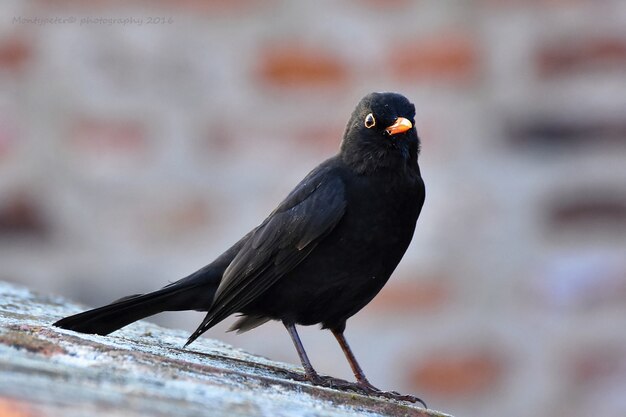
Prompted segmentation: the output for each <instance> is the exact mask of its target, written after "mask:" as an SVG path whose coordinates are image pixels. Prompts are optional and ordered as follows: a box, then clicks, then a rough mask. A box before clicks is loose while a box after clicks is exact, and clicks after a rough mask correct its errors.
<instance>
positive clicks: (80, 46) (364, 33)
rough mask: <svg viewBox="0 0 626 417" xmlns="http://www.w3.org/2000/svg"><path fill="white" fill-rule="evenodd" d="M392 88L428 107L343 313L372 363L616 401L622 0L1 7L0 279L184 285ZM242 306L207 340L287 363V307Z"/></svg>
mask: <svg viewBox="0 0 626 417" xmlns="http://www.w3.org/2000/svg"><path fill="white" fill-rule="evenodd" d="M384 90H391V91H398V92H401V93H403V94H405V95H406V96H407V97H409V99H411V100H412V101H413V102H414V103H415V105H416V108H417V116H416V122H417V129H418V132H419V134H420V136H421V138H422V154H421V156H420V164H421V167H422V173H423V176H424V178H425V181H426V185H427V199H426V204H425V206H424V210H423V212H422V215H421V218H420V219H419V221H418V225H417V230H416V234H415V238H414V240H413V243H412V245H411V247H410V248H409V250H408V252H407V254H406V256H405V258H404V260H403V261H402V263H401V265H400V266H399V267H398V269H397V271H396V273H395V275H394V276H393V277H392V279H391V280H390V282H389V283H388V285H387V286H386V287H385V289H384V290H383V291H382V292H381V294H380V295H379V296H378V297H377V298H376V299H375V300H374V301H373V302H372V303H371V304H370V305H368V306H367V307H366V308H365V309H364V310H363V311H361V312H360V313H359V314H358V315H357V316H355V317H354V318H353V319H351V320H350V321H349V322H348V329H347V333H346V335H347V338H348V340H349V341H350V342H351V343H352V347H353V349H354V351H355V352H356V355H357V357H358V358H359V359H360V361H361V365H362V366H363V368H364V369H365V371H366V373H367V375H368V376H369V378H370V380H371V381H372V382H373V383H374V384H375V385H377V386H379V387H381V388H384V389H394V390H398V391H402V392H407V393H414V394H418V395H419V396H420V397H422V398H424V399H425V400H426V401H427V403H428V404H429V405H430V406H431V407H433V408H435V409H440V410H443V411H445V412H448V413H452V414H456V415H459V416H461V415H462V416H476V417H478V416H482V417H496V416H502V415H511V416H520V417H526V416H528V417H530V416H552V415H567V416H570V417H577V416H580V417H587V416H589V415H602V416H605V417H618V416H619V417H622V416H624V415H626V395H624V393H626V332H624V328H625V325H626V2H624V1H622V0H613V1H612V0H595V1H592V0H586V1H585V0H533V1H522V0H517V1H516V0H504V1H496V0H476V1H441V0H437V1H435V0H433V1H426V0H423V1H409V0H388V1H385V0H350V1H316V2H292V1H287V0H282V1H281V0H270V1H252V0H209V1H200V0H183V1H168V0H161V1H155V2H146V1H124V2H123V1H104V0H103V1H93V2H80V1H78V0H75V1H71V0H56V1H55V0H40V1H17V0H3V2H2V7H1V8H0V279H1V280H6V281H11V282H16V283H20V284H23V285H27V286H29V287H31V288H32V289H35V290H37V291H39V292H41V293H49V294H59V295H63V296H66V297H69V298H71V299H74V300H77V301H80V302H82V303H85V304H87V305H90V306H96V305H101V304H103V303H107V302H109V301H111V300H113V299H116V298H119V297H121V296H124V295H127V294H131V293H137V292H145V291H148V290H153V289H157V288H159V287H161V286H162V285H164V284H166V283H168V282H170V281H173V280H176V279H178V278H180V277H183V276H185V275H187V274H189V273H191V272H193V271H195V270H196V269H198V268H200V267H202V266H203V265H205V264H206V263H208V262H210V261H211V260H212V259H213V258H215V257H216V256H217V255H219V254H220V253H221V252H222V251H223V250H225V249H226V248H227V247H228V246H229V245H230V244H232V243H234V242H235V241H237V240H238V239H239V237H241V236H242V235H243V234H244V233H246V232H247V231H248V230H250V229H251V228H252V227H254V226H255V225H257V224H258V223H259V222H260V221H261V220H262V219H263V218H264V217H265V216H266V215H267V214H268V213H269V212H270V211H271V210H272V209H273V208H274V206H275V205H276V204H277V203H278V202H279V201H280V200H281V199H282V198H283V197H284V196H285V195H286V194H287V192H289V191H290V190H291V188H292V187H293V186H294V185H295V184H296V183H297V182H298V181H299V180H300V179H301V178H302V177H303V176H304V175H305V174H306V173H307V172H308V171H309V170H311V169H312V168H313V167H314V166H315V165H317V163H319V162H320V161H322V160H323V159H325V158H326V157H329V156H331V155H333V154H334V153H335V152H336V151H337V148H338V145H339V142H340V140H341V136H342V133H343V129H344V126H345V123H346V122H347V120H348V117H349V115H350V113H351V111H352V110H353V108H354V106H355V105H356V103H357V102H358V101H359V99H360V98H361V97H362V96H364V95H365V94H367V93H369V92H371V91H384ZM1 297H2V296H1V294H0V302H2V298H1ZM202 316H203V315H202V314H201V313H168V314H163V315H160V316H157V317H154V318H153V320H154V321H156V322H158V323H160V324H163V325H166V326H171V327H180V328H185V329H188V330H189V331H191V330H193V329H195V327H196V326H197V324H198V323H199V322H200V320H201V319H202ZM230 323H232V320H229V321H227V322H226V323H223V324H222V325H220V326H219V327H218V328H215V329H213V330H211V331H209V332H208V333H207V334H206V336H207V337H211V338H218V339H221V340H225V341H227V342H229V343H232V344H234V345H235V346H237V347H241V348H244V349H246V350H248V351H250V352H254V353H257V354H261V355H264V356H267V357H269V358H272V359H275V360H280V361H287V362H291V363H298V358H297V356H296V353H295V351H294V349H293V346H292V344H291V341H290V339H289V337H288V335H287V333H286V332H285V330H284V329H283V328H282V326H281V325H280V324H278V323H270V324H267V325H264V326H262V327H261V328H259V329H257V330H255V331H253V332H249V333H246V334H244V335H240V336H238V335H235V334H232V333H225V332H224V330H225V329H226V328H227V327H228V326H229V324H230ZM302 337H303V341H304V344H305V346H306V348H307V350H308V352H309V355H310V356H311V359H312V361H313V363H314V365H315V366H316V367H317V369H318V370H319V371H320V372H324V373H327V374H332V375H334V376H339V377H343V378H352V375H351V372H350V370H349V368H348V366H347V364H346V362H345V360H344V358H343V355H342V354H341V351H340V349H339V347H338V346H337V345H336V343H335V341H334V339H333V337H332V336H331V335H330V333H328V332H321V331H319V330H318V329H317V328H314V327H311V328H306V329H302Z"/></svg>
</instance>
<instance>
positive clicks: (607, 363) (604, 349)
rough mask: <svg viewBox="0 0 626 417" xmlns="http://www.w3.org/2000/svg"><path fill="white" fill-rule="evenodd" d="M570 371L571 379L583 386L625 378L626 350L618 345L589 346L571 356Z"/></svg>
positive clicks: (610, 382)
mask: <svg viewBox="0 0 626 417" xmlns="http://www.w3.org/2000/svg"><path fill="white" fill-rule="evenodd" d="M569 372H570V376H571V377H572V378H571V380H572V381H573V382H575V383H577V384H579V385H580V386H582V388H585V387H593V386H597V385H598V384H601V383H608V384H612V383H613V382H612V381H614V380H616V379H619V380H623V379H624V377H626V350H625V349H623V348H622V347H620V346H618V345H613V346H597V347H592V348H588V349H587V350H585V351H583V352H581V353H579V354H576V355H574V357H573V358H571V361H570V370H569Z"/></svg>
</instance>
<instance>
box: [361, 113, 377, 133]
mask: <svg viewBox="0 0 626 417" xmlns="http://www.w3.org/2000/svg"><path fill="white" fill-rule="evenodd" d="M364 124H365V127H366V128H368V129H370V128H372V127H374V126H376V119H374V115H373V114H372V113H370V114H368V115H367V116H365V122H364Z"/></svg>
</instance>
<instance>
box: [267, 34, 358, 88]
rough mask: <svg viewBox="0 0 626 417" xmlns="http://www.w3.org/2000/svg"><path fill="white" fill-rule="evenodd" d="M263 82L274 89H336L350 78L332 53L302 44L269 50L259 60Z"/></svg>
mask: <svg viewBox="0 0 626 417" xmlns="http://www.w3.org/2000/svg"><path fill="white" fill-rule="evenodd" d="M258 76H259V79H260V81H262V82H263V83H266V84H269V85H271V86H274V87H309V88H316V87H323V86H329V87H337V86H341V85H343V84H344V83H345V82H346V81H347V78H348V73H347V69H346V66H345V65H344V63H343V62H342V61H341V59H340V58H339V57H338V56H337V55H335V54H333V53H332V52H330V51H325V50H322V49H315V48H307V47H303V46H301V45H299V44H293V45H285V46H278V47H273V48H269V49H266V50H265V51H264V52H263V54H262V55H261V57H260V62H259V69H258Z"/></svg>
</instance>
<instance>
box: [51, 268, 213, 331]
mask: <svg viewBox="0 0 626 417" xmlns="http://www.w3.org/2000/svg"><path fill="white" fill-rule="evenodd" d="M200 272H204V273H203V274H199V273H200ZM207 272H209V271H202V270H201V271H198V272H197V273H196V274H193V275H192V276H189V277H187V278H184V279H182V280H180V281H177V282H174V283H172V284H170V285H168V286H166V287H163V288H161V289H160V290H157V291H154V292H151V293H148V294H137V295H130V296H128V297H124V298H121V299H119V300H117V301H114V302H112V303H111V304H108V305H105V306H103V307H99V308H94V309H93V310H88V311H85V312H83V313H79V314H75V315H73V316H69V317H65V318H63V319H61V320H59V321H57V322H56V323H54V325H55V326H57V327H62V328H64V329H69V330H74V331H77V332H80V333H93V334H100V335H106V334H109V333H111V332H113V331H115V330H117V329H120V328H122V327H124V326H126V325H128V324H130V323H133V322H135V321H137V320H141V319H143V318H145V317H149V316H152V315H154V314H157V313H161V312H163V311H180V310H201V311H202V310H204V311H206V310H208V308H209V307H210V306H211V303H212V302H213V296H214V295H215V291H216V289H217V286H218V285H219V279H220V276H217V274H214V273H213V274H209V276H207V275H206V274H207ZM210 272H217V271H210ZM195 275H197V276H195ZM211 275H215V276H211ZM220 275H221V274H220Z"/></svg>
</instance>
